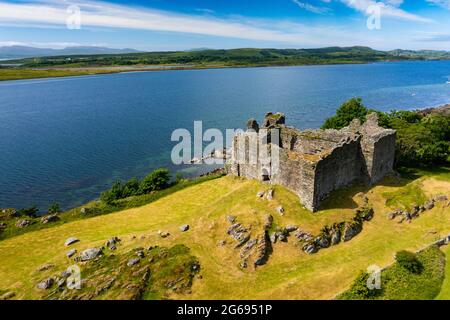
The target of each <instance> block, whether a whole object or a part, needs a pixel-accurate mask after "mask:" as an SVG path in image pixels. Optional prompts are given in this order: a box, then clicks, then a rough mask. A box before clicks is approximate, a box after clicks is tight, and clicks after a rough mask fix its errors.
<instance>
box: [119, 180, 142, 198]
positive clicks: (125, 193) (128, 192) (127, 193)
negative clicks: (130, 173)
mask: <svg viewBox="0 0 450 320" xmlns="http://www.w3.org/2000/svg"><path fill="white" fill-rule="evenodd" d="M138 193H139V180H138V179H136V178H131V179H130V180H128V181H127V183H125V185H124V186H123V190H122V197H123V198H127V197H131V196H136V195H138Z"/></svg>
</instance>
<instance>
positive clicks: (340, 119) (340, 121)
mask: <svg viewBox="0 0 450 320" xmlns="http://www.w3.org/2000/svg"><path fill="white" fill-rule="evenodd" d="M367 113H368V110H367V108H366V107H365V106H364V105H363V103H362V99H361V98H352V99H350V100H348V101H346V102H344V103H343V104H342V105H341V106H340V107H339V108H338V109H337V110H336V115H335V116H333V117H331V118H328V119H326V120H325V123H324V124H323V126H322V129H342V128H344V127H346V126H348V125H349V124H350V122H351V121H352V120H353V119H356V118H357V119H359V120H360V121H361V123H363V122H365V121H366V115H367Z"/></svg>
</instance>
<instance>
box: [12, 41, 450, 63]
mask: <svg viewBox="0 0 450 320" xmlns="http://www.w3.org/2000/svg"><path fill="white" fill-rule="evenodd" d="M69 49H70V50H71V54H63V51H59V55H58V56H42V55H41V56H39V57H33V58H24V59H21V60H15V61H7V62H4V63H5V64H8V63H12V64H13V63H18V64H20V65H21V67H23V68H27V67H32V68H39V67H50V68H51V67H60V66H63V67H72V66H76V67H106V66H133V65H141V66H142V65H144V66H167V65H171V66H182V67H186V66H189V67H195V68H211V67H250V66H261V67H262V66H297V65H320V64H349V63H371V62H380V61H403V60H430V59H437V60H446V59H450V52H446V51H408V50H394V51H379V50H374V49H371V48H369V47H361V46H354V47H327V48H317V49H270V48H269V49H258V48H241V49H229V50H213V49H206V50H193V51H192V50H190V51H164V52H132V53H112V54H111V53H109V52H108V53H107V50H115V49H105V48H101V49H98V50H97V51H96V53H93V54H86V51H87V50H83V49H79V50H77V49H76V48H67V49H66V50H69ZM89 50H94V49H93V48H92V47H89ZM124 50H127V49H123V50H122V51H124ZM130 50H131V49H130ZM30 54H31V53H30ZM42 54H43V53H42Z"/></svg>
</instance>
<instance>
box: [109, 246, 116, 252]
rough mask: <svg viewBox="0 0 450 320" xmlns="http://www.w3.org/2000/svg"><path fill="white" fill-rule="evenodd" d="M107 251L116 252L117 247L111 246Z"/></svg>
mask: <svg viewBox="0 0 450 320" xmlns="http://www.w3.org/2000/svg"><path fill="white" fill-rule="evenodd" d="M109 250H111V251H115V250H117V247H116V246H115V245H112V246H111V247H109Z"/></svg>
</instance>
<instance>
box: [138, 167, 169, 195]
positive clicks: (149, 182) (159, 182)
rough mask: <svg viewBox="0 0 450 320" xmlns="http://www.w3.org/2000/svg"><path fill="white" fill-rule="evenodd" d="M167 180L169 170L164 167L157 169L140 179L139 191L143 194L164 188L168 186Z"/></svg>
mask: <svg viewBox="0 0 450 320" xmlns="http://www.w3.org/2000/svg"><path fill="white" fill-rule="evenodd" d="M169 180H170V174H169V170H167V169H164V168H161V169H157V170H155V171H153V172H152V173H150V174H149V175H148V176H146V177H145V178H144V179H143V180H142V182H141V184H140V185H139V192H140V193H141V194H145V193H149V192H152V191H156V190H162V189H165V188H167V187H168V186H169Z"/></svg>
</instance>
